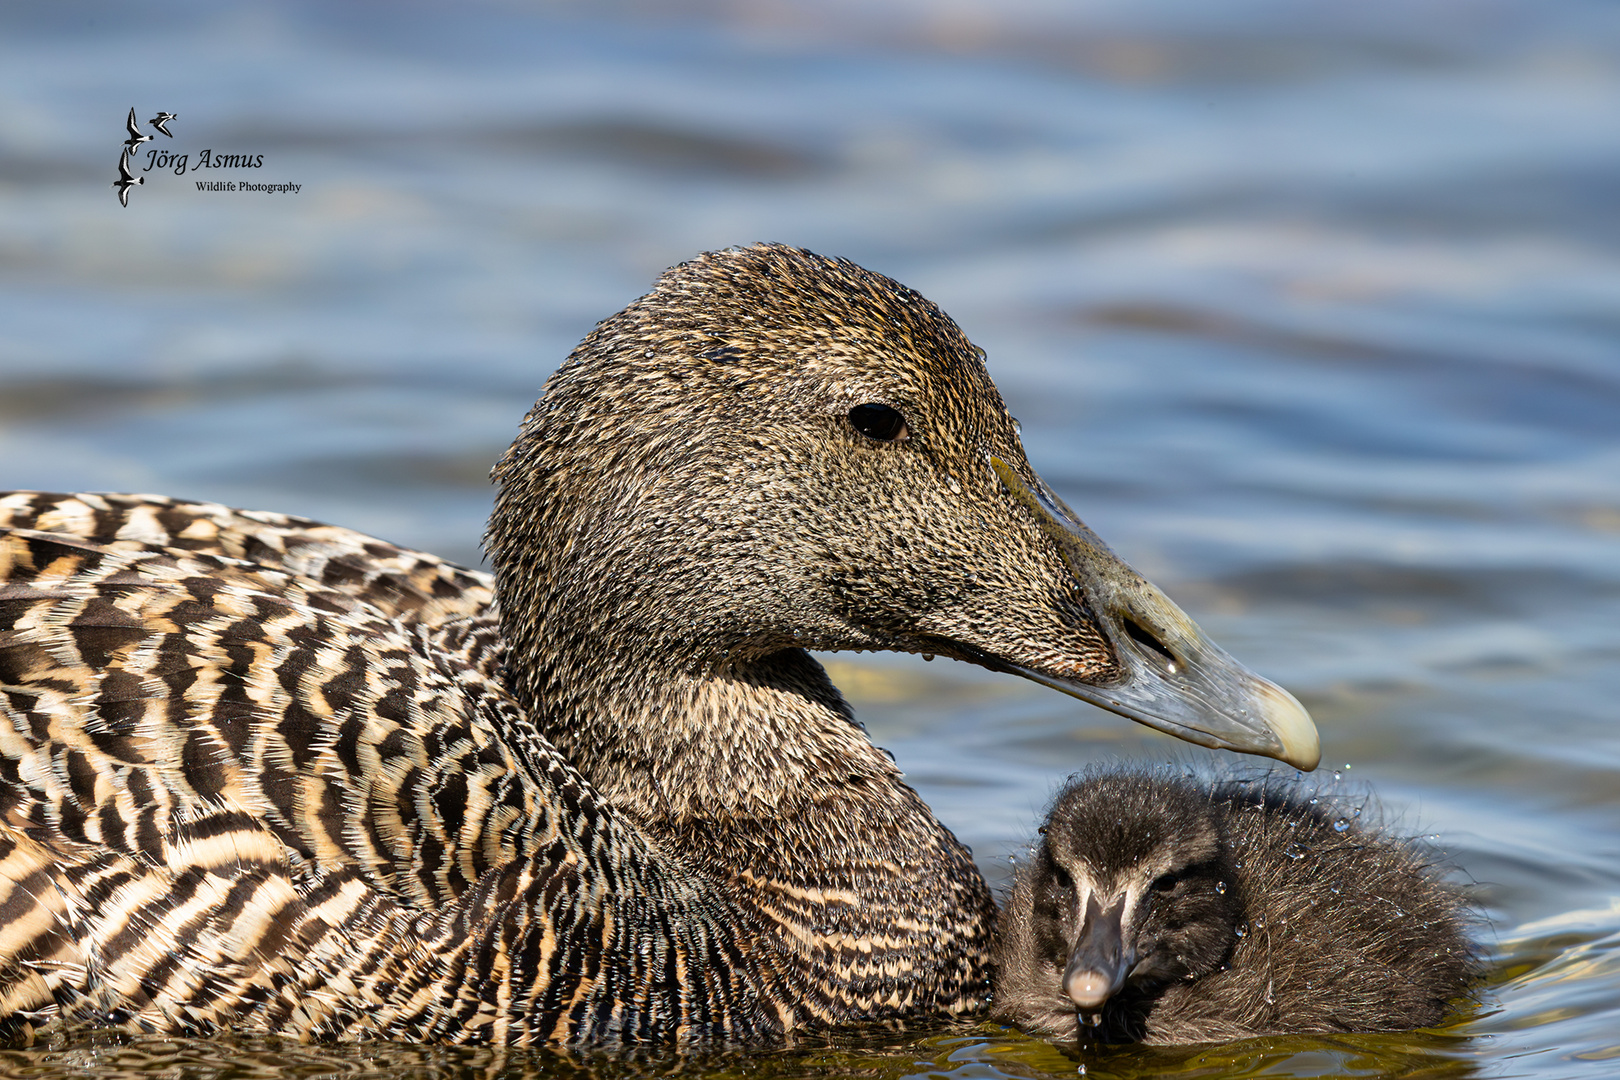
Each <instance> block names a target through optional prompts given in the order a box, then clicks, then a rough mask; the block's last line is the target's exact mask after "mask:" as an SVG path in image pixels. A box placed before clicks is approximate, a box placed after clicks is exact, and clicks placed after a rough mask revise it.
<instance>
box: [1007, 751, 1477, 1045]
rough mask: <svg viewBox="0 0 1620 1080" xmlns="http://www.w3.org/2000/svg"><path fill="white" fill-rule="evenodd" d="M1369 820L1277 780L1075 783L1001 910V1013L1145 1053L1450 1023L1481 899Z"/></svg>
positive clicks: (1163, 777)
mask: <svg viewBox="0 0 1620 1080" xmlns="http://www.w3.org/2000/svg"><path fill="white" fill-rule="evenodd" d="M1360 818H1361V815H1360V813H1359V810H1356V809H1347V808H1346V807H1345V806H1344V805H1341V804H1340V803H1339V802H1337V801H1336V800H1335V799H1333V798H1331V797H1328V796H1325V795H1323V794H1321V793H1319V792H1317V791H1313V790H1311V789H1309V788H1307V787H1304V786H1302V785H1299V784H1293V783H1285V782H1284V781H1282V780H1280V779H1278V778H1276V777H1274V776H1265V777H1260V778H1257V779H1252V780H1225V781H1221V782H1217V783H1213V784H1205V783H1195V782H1194V781H1192V780H1190V779H1185V778H1182V777H1177V776H1172V775H1169V774H1168V773H1163V772H1147V771H1134V770H1126V771H1102V770H1097V771H1093V772H1091V773H1088V774H1086V775H1084V776H1083V777H1080V778H1076V779H1074V780H1071V782H1070V783H1069V784H1068V785H1067V786H1066V787H1065V788H1064V789H1063V790H1062V791H1061V792H1060V793H1059V795H1058V796H1057V798H1056V800H1055V801H1054V802H1053V804H1052V808H1051V811H1050V813H1049V814H1048V816H1047V819H1046V824H1045V825H1044V826H1043V827H1042V828H1041V833H1042V836H1043V839H1042V840H1041V842H1040V844H1039V847H1038V848H1037V850H1036V851H1035V852H1034V854H1033V858H1032V859H1031V860H1030V861H1029V862H1028V863H1027V864H1025V865H1024V866H1022V867H1020V869H1019V871H1018V873H1017V875H1016V878H1015V882H1014V884H1013V887H1012V891H1011V894H1010V895H1009V897H1008V899H1007V906H1006V910H1005V911H1004V912H1003V913H1002V916H1001V925H1000V928H999V937H998V940H997V944H996V950H995V962H996V965H997V969H998V974H997V976H996V991H995V995H996V1003H995V1012H996V1014H997V1015H998V1016H999V1017H1001V1018H1002V1019H1005V1020H1009V1021H1011V1022H1012V1023H1015V1024H1017V1025H1019V1026H1021V1027H1025V1028H1028V1029H1029V1030H1032V1031H1036V1032H1041V1033H1044V1034H1050V1035H1058V1036H1061V1037H1064V1038H1073V1037H1076V1036H1077V1035H1079V1036H1083V1037H1086V1038H1091V1039H1097V1040H1100V1041H1111V1042H1148V1043H1199V1042H1215V1041H1226V1040H1231V1039H1240V1038H1246V1037H1249V1036H1255V1035H1288V1034H1302V1033H1319V1034H1320V1033H1336V1032H1366V1031H1401V1030H1406V1029H1410V1028H1418V1027H1428V1026H1430V1025H1433V1024H1437V1023H1439V1022H1440V1021H1441V1020H1442V1019H1443V1018H1444V1017H1445V1016H1446V1014H1447V1011H1448V1009H1449V1007H1450V1003H1451V1002H1453V1001H1455V1000H1456V999H1457V998H1458V997H1460V996H1462V995H1463V994H1465V993H1466V992H1467V990H1468V988H1469V985H1470V983H1471V982H1472V981H1473V980H1474V979H1475V977H1476V976H1477V974H1478V972H1477V962H1476V958H1475V951H1474V948H1473V946H1472V945H1471V944H1470V942H1469V939H1468V935H1467V932H1466V927H1467V922H1468V917H1469V916H1468V908H1467V905H1466V903H1465V901H1464V899H1463V897H1462V895H1461V893H1460V891H1459V890H1458V889H1457V888H1455V887H1453V886H1452V885H1450V884H1448V883H1447V882H1446V880H1445V877H1444V869H1443V868H1441V867H1437V866H1435V865H1433V864H1431V863H1430V862H1428V861H1427V857H1426V856H1425V854H1424V853H1422V852H1421V851H1420V850H1418V849H1416V848H1414V847H1413V846H1411V845H1409V844H1407V843H1405V842H1402V841H1400V840H1397V839H1395V838H1393V837H1391V836H1389V835H1387V834H1385V833H1382V832H1380V831H1379V830H1378V829H1376V828H1374V827H1367V826H1363V825H1362V824H1361V821H1360Z"/></svg>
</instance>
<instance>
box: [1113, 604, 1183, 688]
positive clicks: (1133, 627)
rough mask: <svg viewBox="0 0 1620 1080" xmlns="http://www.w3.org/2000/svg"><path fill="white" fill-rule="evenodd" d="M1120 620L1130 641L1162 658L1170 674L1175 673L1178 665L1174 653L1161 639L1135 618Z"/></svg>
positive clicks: (1178, 662)
mask: <svg viewBox="0 0 1620 1080" xmlns="http://www.w3.org/2000/svg"><path fill="white" fill-rule="evenodd" d="M1120 622H1122V623H1124V624H1125V633H1126V635H1127V636H1128V637H1129V638H1130V639H1131V640H1132V641H1134V642H1136V643H1137V644H1138V645H1140V646H1142V648H1144V649H1146V650H1147V651H1148V652H1150V653H1152V654H1154V655H1155V656H1157V657H1158V658H1159V659H1161V660H1163V661H1164V662H1165V664H1167V665H1168V666H1169V668H1170V672H1171V674H1174V673H1175V671H1176V668H1177V667H1178V666H1179V665H1180V661H1179V660H1177V659H1176V654H1175V653H1173V652H1171V651H1170V650H1169V649H1168V648H1167V647H1166V646H1165V644H1164V643H1163V642H1162V641H1160V640H1159V639H1158V638H1156V637H1154V636H1153V634H1152V633H1151V632H1150V631H1149V630H1148V629H1147V628H1146V627H1144V626H1143V625H1142V624H1141V623H1138V622H1137V621H1136V620H1135V619H1132V618H1130V617H1129V616H1127V617H1125V618H1122V619H1120Z"/></svg>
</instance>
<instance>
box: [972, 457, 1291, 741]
mask: <svg viewBox="0 0 1620 1080" xmlns="http://www.w3.org/2000/svg"><path fill="white" fill-rule="evenodd" d="M990 465H991V467H992V468H993V469H995V471H996V474H997V475H998V476H1000V478H1001V482H1002V484H1003V485H1004V486H1005V487H1006V489H1007V491H1008V492H1010V493H1011V494H1012V496H1013V498H1014V499H1015V500H1017V501H1018V502H1019V503H1020V504H1021V505H1022V506H1023V507H1024V508H1025V509H1026V510H1027V511H1028V512H1029V513H1030V515H1031V516H1032V517H1033V518H1034V519H1035V521H1036V523H1037V524H1038V525H1039V526H1040V527H1041V529H1042V531H1043V532H1045V533H1046V534H1047V535H1048V536H1049V537H1050V538H1051V539H1052V540H1053V541H1054V542H1055V543H1056V545H1057V548H1058V550H1059V551H1060V552H1061V553H1062V556H1063V560H1064V562H1065V563H1066V564H1067V566H1068V569H1069V572H1070V573H1071V574H1073V576H1074V579H1075V582H1076V584H1078V585H1079V587H1080V588H1081V589H1082V590H1083V591H1084V593H1085V596H1086V598H1087V600H1088V601H1089V603H1090V605H1091V609H1092V612H1093V614H1094V615H1095V616H1096V618H1097V621H1098V623H1099V625H1100V626H1101V628H1102V630H1103V632H1104V633H1105V634H1107V635H1108V638H1109V640H1110V642H1111V643H1112V644H1113V646H1114V652H1115V654H1116V656H1117V657H1118V660H1119V668H1120V675H1119V677H1118V678H1116V679H1114V680H1112V681H1110V682H1108V683H1103V684H1096V685H1093V684H1090V683H1083V682H1080V681H1079V680H1077V679H1071V678H1065V677H1063V676H1059V675H1053V674H1050V673H1047V672H1043V671H1039V670H1036V669H1033V668H1026V667H1022V666H1019V665H1016V664H1011V663H1007V662H1005V661H1004V662H1002V663H1000V664H997V665H996V666H998V667H1000V668H1002V669H1003V670H1006V671H1010V672H1013V673H1014V674H1018V675H1022V676H1024V677H1025V678H1027V679H1032V680H1034V681H1035V682H1038V683H1041V684H1042V685H1044V686H1049V687H1051V688H1052V689H1054V690H1060V691H1062V692H1063V693H1065V694H1070V695H1072V696H1074V697H1077V698H1080V699H1081V700H1083V701H1089V702H1091V703H1092V704H1093V705H1098V706H1101V707H1102V708H1104V709H1108V710H1109V711H1110V712H1116V713H1119V714H1120V715H1121V716H1126V717H1129V718H1130V719H1132V720H1135V721H1137V722H1138V723H1141V724H1146V725H1147V726H1148V727H1151V728H1156V729H1158V730H1159V731H1163V732H1165V733H1167V734H1170V735H1174V736H1175V737H1176V738H1178V739H1185V740H1187V741H1188V742H1192V743H1197V744H1198V745H1200V746H1209V747H1215V748H1219V749H1225V750H1236V751H1239V752H1241V753H1246V754H1259V755H1262V756H1264V757H1270V758H1276V759H1277V760H1279V761H1285V762H1287V763H1288V764H1290V765H1293V766H1295V767H1296V768H1300V769H1304V770H1306V771H1309V770H1311V769H1314V768H1316V764H1317V761H1318V760H1319V759H1320V757H1321V750H1320V746H1319V743H1318V739H1317V734H1316V725H1315V724H1313V723H1312V722H1311V717H1310V714H1309V713H1307V712H1306V711H1305V708H1304V706H1302V705H1301V704H1300V703H1299V702H1298V701H1296V700H1295V699H1294V696H1293V695H1292V694H1290V693H1289V692H1288V691H1286V690H1284V689H1283V688H1282V687H1280V686H1278V685H1277V684H1276V683H1274V682H1271V681H1270V680H1269V679H1263V678H1261V677H1260V676H1259V675H1256V674H1255V673H1254V672H1252V671H1250V670H1249V669H1247V668H1245V667H1244V666H1243V665H1242V664H1239V663H1238V662H1237V661H1236V660H1233V659H1232V658H1231V657H1230V656H1228V655H1227V653H1226V651H1225V650H1223V649H1222V648H1221V647H1220V646H1218V645H1216V644H1215V643H1214V642H1212V641H1210V640H1209V638H1208V637H1206V636H1205V635H1204V632H1203V631H1202V630H1200V629H1199V628H1198V624H1197V623H1195V622H1193V621H1192V620H1191V619H1189V618H1188V617H1187V614H1186V612H1184V611H1182V610H1181V609H1180V608H1179V607H1177V606H1176V605H1175V604H1174V603H1172V602H1171V600H1170V598H1169V597H1167V596H1165V595H1164V593H1162V592H1160V591H1159V590H1158V589H1157V588H1155V587H1154V586H1153V585H1152V584H1150V583H1149V582H1148V581H1147V580H1146V579H1144V578H1143V577H1142V576H1141V575H1140V574H1138V573H1137V572H1136V571H1134V570H1132V569H1131V568H1130V567H1129V566H1127V565H1125V563H1124V562H1122V561H1121V560H1120V559H1119V557H1118V556H1116V555H1115V554H1114V553H1113V552H1112V551H1110V550H1108V546H1107V545H1106V544H1104V543H1103V542H1102V541H1101V540H1100V539H1098V537H1097V535H1096V534H1095V533H1093V532H1092V531H1091V530H1090V529H1088V528H1086V526H1085V525H1084V524H1082V523H1081V521H1080V519H1079V518H1078V517H1076V516H1075V514H1074V511H1072V510H1070V509H1069V508H1068V507H1067V506H1065V505H1064V503H1063V500H1062V499H1059V498H1058V497H1057V496H1056V495H1055V494H1053V492H1052V491H1051V489H1050V488H1048V487H1047V486H1046V484H1045V483H1044V482H1042V481H1041V479H1040V477H1038V476H1037V477H1035V483H1034V486H1031V485H1030V484H1029V483H1027V482H1026V481H1025V480H1024V479H1023V478H1022V477H1020V476H1019V475H1018V473H1017V472H1015V471H1014V470H1013V469H1012V467H1011V466H1009V465H1008V464H1007V463H1006V462H1005V461H1003V460H1002V459H1000V458H998V457H995V456H994V455H991V456H990Z"/></svg>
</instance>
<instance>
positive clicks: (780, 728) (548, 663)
mask: <svg viewBox="0 0 1620 1080" xmlns="http://www.w3.org/2000/svg"><path fill="white" fill-rule="evenodd" d="M614 644H615V646H617V647H618V649H619V651H618V652H617V653H616V659H614V660H608V659H606V658H607V657H608V656H610V655H615V654H612V653H608V652H606V651H605V650H596V649H590V648H585V649H581V650H575V649H569V650H568V655H567V656H564V655H545V654H541V655H539V656H536V657H534V662H532V663H531V664H530V665H529V671H528V673H529V674H530V681H529V689H530V693H529V696H530V698H531V702H530V704H531V707H533V708H534V715H535V716H536V717H537V719H538V721H539V725H540V728H541V733H542V734H543V735H544V736H545V737H546V738H547V739H548V740H550V741H551V742H552V743H553V744H554V745H556V746H557V747H558V749H560V750H562V751H563V753H564V754H566V755H567V756H568V758H569V759H570V760H571V761H573V762H574V763H575V764H576V766H577V767H578V768H579V770H580V771H581V772H582V773H583V774H584V775H585V776H586V778H587V779H589V780H590V781H591V784H592V785H593V786H594V787H595V788H596V789H597V790H598V792H600V793H601V794H602V795H603V796H604V798H605V799H606V800H607V801H608V802H610V803H612V804H613V805H614V806H616V807H617V808H618V809H619V810H620V812H622V813H628V814H630V815H632V816H633V817H634V818H635V819H637V821H638V822H640V823H641V824H642V825H643V827H645V828H647V829H649V830H650V831H653V832H655V833H665V834H684V833H685V832H687V831H688V830H690V829H693V828H698V829H703V830H706V831H709V832H712V833H735V832H738V831H742V832H746V831H749V830H752V829H761V828H766V829H768V828H770V827H772V826H773V825H775V824H780V823H781V822H783V821H788V820H792V819H794V818H797V817H799V816H801V815H803V814H805V813H810V812H814V810H815V808H817V807H821V806H826V805H828V804H831V803H835V802H846V803H868V802H872V801H874V799H875V800H877V801H890V802H892V801H894V798H895V796H896V794H897V793H898V792H899V791H901V790H903V791H905V792H906V793H907V794H909V793H910V789H908V788H905V785H904V784H902V783H901V782H900V773H899V770H898V769H896V768H895V766H894V763H893V762H892V761H891V760H890V759H889V757H888V756H887V755H886V754H885V753H884V752H883V751H881V750H879V749H878V748H877V747H875V746H874V745H872V742H871V740H870V739H869V738H867V735H866V733H865V731H864V730H862V729H861V727H860V726H859V725H858V724H857V723H856V722H855V719H854V717H853V715H852V714H851V712H850V709H849V706H848V705H847V704H846V703H845V702H844V699H843V698H842V696H841V695H840V694H839V693H838V690H837V688H836V687H834V686H833V685H832V683H831V681H830V680H829V679H828V678H827V674H826V672H825V671H824V670H823V669H822V667H821V665H820V664H818V663H817V662H816V661H815V660H814V659H812V658H811V657H810V655H809V654H807V653H806V652H804V650H802V649H796V648H787V649H781V650H777V651H773V652H770V653H767V654H765V655H761V656H753V657H746V658H745V657H725V658H718V657H717V658H716V659H715V660H714V661H697V660H693V661H690V662H686V663H682V662H681V661H680V660H679V659H672V658H679V657H681V655H682V653H681V651H680V650H679V649H678V648H676V647H675V646H673V645H671V644H665V645H661V646H658V647H654V648H649V649H646V650H644V651H640V654H639V655H636V654H626V653H625V652H624V651H623V645H624V642H623V639H622V638H621V639H619V640H617V641H616V642H615V643H614ZM579 656H590V657H593V658H595V659H594V660H593V662H592V663H591V664H589V665H585V666H581V665H580V664H579V663H577V661H576V660H575V659H574V658H577V657H579ZM536 676H538V677H536ZM907 801H909V800H907ZM924 816H925V817H926V819H927V820H926V823H925V824H926V825H927V826H928V827H931V828H933V829H938V828H939V826H938V825H937V823H935V822H934V821H933V818H932V816H931V815H927V814H926V811H925V812H924ZM920 824H924V823H920Z"/></svg>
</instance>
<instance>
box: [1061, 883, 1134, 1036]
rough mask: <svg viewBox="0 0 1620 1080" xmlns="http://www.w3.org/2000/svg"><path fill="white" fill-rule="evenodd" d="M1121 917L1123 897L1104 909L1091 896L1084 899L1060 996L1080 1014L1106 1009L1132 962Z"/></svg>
mask: <svg viewBox="0 0 1620 1080" xmlns="http://www.w3.org/2000/svg"><path fill="white" fill-rule="evenodd" d="M1124 917H1125V898H1124V897H1119V898H1117V899H1116V900H1115V901H1114V902H1113V903H1112V904H1110V905H1108V906H1107V907H1103V906H1102V905H1100V904H1098V903H1097V897H1096V896H1095V895H1093V896H1089V897H1087V898H1086V911H1085V916H1084V918H1083V919H1082V920H1081V924H1080V937H1079V939H1078V940H1077V941H1076V942H1075V945H1074V950H1073V951H1072V952H1070V953H1069V963H1068V966H1067V967H1065V968H1064V969H1063V992H1064V993H1065V994H1068V995H1069V1000H1071V1001H1073V1002H1074V1004H1075V1007H1076V1008H1079V1009H1081V1010H1082V1011H1085V1012H1095V1011H1096V1010H1098V1009H1100V1008H1102V1007H1103V1006H1104V1005H1106V1004H1107V1003H1108V999H1109V998H1111V997H1113V996H1114V995H1115V994H1117V993H1119V988H1120V987H1122V986H1124V985H1125V976H1127V975H1129V974H1130V971H1131V965H1133V964H1134V963H1135V962H1136V957H1135V956H1134V955H1133V954H1132V952H1131V950H1129V949H1127V948H1125V934H1124V928H1123V926H1122V925H1121V924H1122V923H1123V921H1124Z"/></svg>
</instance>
